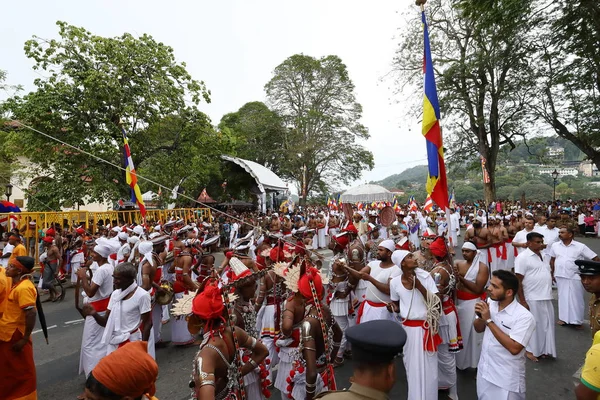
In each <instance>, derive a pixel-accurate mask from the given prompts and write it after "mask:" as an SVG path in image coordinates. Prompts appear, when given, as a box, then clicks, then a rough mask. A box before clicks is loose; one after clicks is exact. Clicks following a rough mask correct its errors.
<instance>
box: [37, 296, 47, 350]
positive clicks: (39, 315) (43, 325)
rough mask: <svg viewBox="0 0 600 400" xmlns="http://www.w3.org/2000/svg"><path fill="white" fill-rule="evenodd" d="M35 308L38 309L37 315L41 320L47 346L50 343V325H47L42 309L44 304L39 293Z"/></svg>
mask: <svg viewBox="0 0 600 400" xmlns="http://www.w3.org/2000/svg"><path fill="white" fill-rule="evenodd" d="M35 307H36V308H37V315H38V318H39V319H40V325H41V326H42V332H44V338H46V344H50V343H49V342H48V325H46V316H45V315H44V309H43V308H42V302H41V301H40V293H39V292H38V294H37V297H36V299H35Z"/></svg>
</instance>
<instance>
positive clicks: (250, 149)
mask: <svg viewBox="0 0 600 400" xmlns="http://www.w3.org/2000/svg"><path fill="white" fill-rule="evenodd" d="M219 130H221V132H230V134H231V135H232V136H234V137H235V150H234V151H235V154H236V155H237V156H238V157H240V158H244V159H246V160H251V161H255V162H257V163H259V164H261V165H264V166H266V167H267V168H269V169H271V170H272V171H273V172H275V173H276V174H277V173H279V170H280V169H281V166H282V164H284V163H285V162H286V160H287V159H288V158H289V156H290V155H289V154H286V153H285V151H284V150H285V143H284V141H283V140H284V138H285V136H286V135H285V127H284V124H283V120H282V118H281V117H280V116H279V115H277V113H276V112H274V111H271V110H269V108H268V107H267V106H266V105H265V104H264V103H262V102H260V101H253V102H250V103H246V104H244V105H243V106H242V108H240V109H239V110H238V111H236V112H234V113H229V114H225V115H224V116H223V118H221V122H220V123H219ZM227 130H229V131H227Z"/></svg>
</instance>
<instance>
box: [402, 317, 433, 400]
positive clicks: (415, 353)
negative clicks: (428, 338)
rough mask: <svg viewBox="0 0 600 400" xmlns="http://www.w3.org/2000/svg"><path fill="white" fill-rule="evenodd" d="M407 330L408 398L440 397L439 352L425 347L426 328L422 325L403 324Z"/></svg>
mask: <svg viewBox="0 0 600 400" xmlns="http://www.w3.org/2000/svg"><path fill="white" fill-rule="evenodd" d="M403 328H404V330H405V331H406V343H405V344H404V357H403V361H404V368H405V369H406V380H407V381H408V398H407V399H408V400H437V399H438V354H437V352H433V353H429V352H426V351H425V350H424V349H423V335H424V334H425V330H424V329H423V328H422V327H420V326H406V325H405V326H403Z"/></svg>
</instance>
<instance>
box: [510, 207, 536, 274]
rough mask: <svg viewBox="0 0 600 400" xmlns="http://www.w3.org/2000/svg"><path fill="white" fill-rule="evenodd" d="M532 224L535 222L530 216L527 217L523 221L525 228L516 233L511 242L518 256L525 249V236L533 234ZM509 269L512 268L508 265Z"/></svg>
mask: <svg viewBox="0 0 600 400" xmlns="http://www.w3.org/2000/svg"><path fill="white" fill-rule="evenodd" d="M534 224H535V221H534V219H533V216H531V215H530V214H529V215H527V216H526V217H525V219H524V220H523V225H524V226H525V228H523V229H522V230H520V231H519V232H517V234H516V235H515V237H514V239H513V241H512V245H513V247H514V248H516V249H517V253H518V254H521V253H522V252H523V251H524V250H525V249H526V248H527V234H528V233H530V232H533V227H534ZM510 267H511V268H512V267H513V266H512V265H510Z"/></svg>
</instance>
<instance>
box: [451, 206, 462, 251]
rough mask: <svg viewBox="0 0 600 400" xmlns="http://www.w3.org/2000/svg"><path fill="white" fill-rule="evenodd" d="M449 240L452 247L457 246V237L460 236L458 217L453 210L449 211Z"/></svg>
mask: <svg viewBox="0 0 600 400" xmlns="http://www.w3.org/2000/svg"><path fill="white" fill-rule="evenodd" d="M448 226H449V228H450V239H451V241H452V246H454V247H456V246H458V236H459V235H460V215H458V213H457V212H456V211H454V209H453V208H451V209H450V224H449V225H448Z"/></svg>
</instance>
